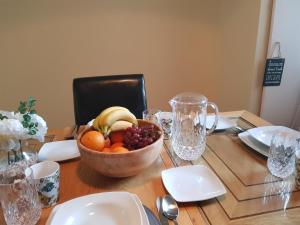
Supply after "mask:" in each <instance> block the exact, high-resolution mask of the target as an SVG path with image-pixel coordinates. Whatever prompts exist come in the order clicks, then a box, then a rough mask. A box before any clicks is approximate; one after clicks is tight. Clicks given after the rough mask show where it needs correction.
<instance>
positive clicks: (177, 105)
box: [169, 93, 218, 160]
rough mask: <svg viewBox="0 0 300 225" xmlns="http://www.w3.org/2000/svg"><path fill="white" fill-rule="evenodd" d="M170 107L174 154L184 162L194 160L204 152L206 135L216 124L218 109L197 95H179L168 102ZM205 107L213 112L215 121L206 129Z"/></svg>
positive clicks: (203, 97)
mask: <svg viewBox="0 0 300 225" xmlns="http://www.w3.org/2000/svg"><path fill="white" fill-rule="evenodd" d="M169 103H170V105H171V106H172V128H171V129H172V131H171V143H172V147H173V149H174V151H175V153H176V154H177V155H178V156H179V157H180V158H181V159H184V160H196V159H198V158H199V157H200V156H201V155H202V153H203V152H204V150H205V144H206V135H207V134H210V133H211V132H213V131H214V130H215V128H216V126H217V123H218V107H217V105H216V104H214V103H212V102H208V101H207V98H206V97H205V96H203V95H201V94H198V93H181V94H179V95H176V96H175V97H174V98H172V99H171V100H170V101H169ZM207 106H211V107H212V108H213V110H214V114H215V121H214V124H213V126H212V127H211V128H210V129H208V130H207V129H206V114H207Z"/></svg>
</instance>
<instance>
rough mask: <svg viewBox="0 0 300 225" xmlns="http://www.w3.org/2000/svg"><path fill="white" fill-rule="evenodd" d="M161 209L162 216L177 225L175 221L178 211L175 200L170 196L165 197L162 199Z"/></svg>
mask: <svg viewBox="0 0 300 225" xmlns="http://www.w3.org/2000/svg"><path fill="white" fill-rule="evenodd" d="M162 208H163V213H164V215H165V216H166V217H168V218H169V219H171V220H173V222H174V224H175V225H178V223H177V220H176V219H177V216H178V214H179V209H178V205H177V203H176V201H175V199H174V198H173V197H172V196H171V195H166V196H164V197H163V198H162Z"/></svg>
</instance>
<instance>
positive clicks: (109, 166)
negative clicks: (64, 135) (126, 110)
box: [77, 120, 163, 177]
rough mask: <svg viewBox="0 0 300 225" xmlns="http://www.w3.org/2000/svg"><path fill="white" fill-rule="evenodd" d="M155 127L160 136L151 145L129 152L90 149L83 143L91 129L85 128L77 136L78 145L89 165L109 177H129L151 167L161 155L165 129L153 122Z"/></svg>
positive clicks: (143, 122)
mask: <svg viewBox="0 0 300 225" xmlns="http://www.w3.org/2000/svg"><path fill="white" fill-rule="evenodd" d="M138 122H139V126H144V125H147V124H153V123H151V122H149V121H145V120H138ZM153 125H154V126H155V129H157V130H159V131H160V134H161V135H160V137H159V139H157V140H156V141H155V142H154V143H152V144H151V145H148V146H146V147H144V148H140V149H136V150H133V151H130V152H128V153H105V152H99V151H95V150H92V149H89V148H87V147H85V146H84V145H82V144H81V142H80V139H81V137H82V135H83V134H84V133H85V132H87V131H89V130H91V129H92V128H90V127H88V128H86V129H84V130H83V131H82V132H81V133H80V134H79V135H78V137H77V145H78V148H79V151H80V154H81V159H82V161H83V162H84V163H86V164H87V165H88V166H89V167H91V168H93V169H95V170H96V171H98V172H99V173H101V174H102V175H105V176H109V177H129V176H133V175H136V174H138V173H139V172H141V171H142V170H144V169H146V168H147V167H149V166H150V165H151V164H152V163H153V162H154V161H155V160H156V159H157V157H158V156H159V154H160V152H161V150H162V146H163V131H162V130H161V128H160V127H158V126H157V125H155V124H153Z"/></svg>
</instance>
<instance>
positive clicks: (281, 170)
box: [267, 132, 297, 178]
mask: <svg viewBox="0 0 300 225" xmlns="http://www.w3.org/2000/svg"><path fill="white" fill-rule="evenodd" d="M296 144H297V141H296V138H295V137H294V136H293V135H290V134H287V133H284V132H279V133H277V134H275V135H273V137H272V140H271V145H270V153H269V157H268V162H267V165H268V168H269V170H270V172H271V173H272V174H273V175H274V176H277V177H280V178H285V177H287V176H289V175H291V174H292V173H293V172H294V170H295V147H296Z"/></svg>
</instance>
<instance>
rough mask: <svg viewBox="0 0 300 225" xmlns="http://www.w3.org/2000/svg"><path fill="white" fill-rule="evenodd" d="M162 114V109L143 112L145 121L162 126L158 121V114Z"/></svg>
mask: <svg viewBox="0 0 300 225" xmlns="http://www.w3.org/2000/svg"><path fill="white" fill-rule="evenodd" d="M160 112H161V110H160V109H146V110H144V111H143V119H144V120H148V121H150V122H153V123H155V124H157V125H160V124H159V121H158V114H159V113H160Z"/></svg>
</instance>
